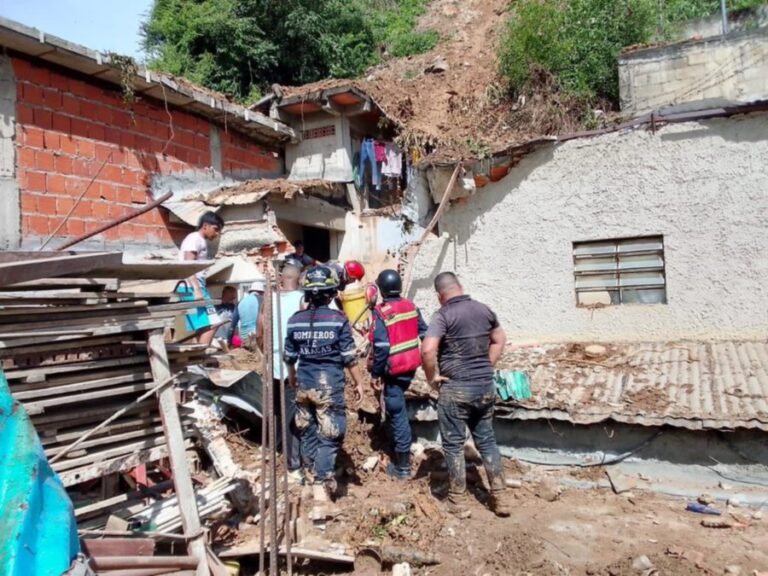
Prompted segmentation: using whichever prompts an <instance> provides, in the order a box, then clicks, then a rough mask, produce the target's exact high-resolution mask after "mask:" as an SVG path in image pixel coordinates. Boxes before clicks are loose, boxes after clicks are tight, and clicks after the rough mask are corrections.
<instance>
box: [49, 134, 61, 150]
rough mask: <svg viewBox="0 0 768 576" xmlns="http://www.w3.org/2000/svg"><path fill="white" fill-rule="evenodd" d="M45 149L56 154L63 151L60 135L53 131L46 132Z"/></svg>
mask: <svg viewBox="0 0 768 576" xmlns="http://www.w3.org/2000/svg"><path fill="white" fill-rule="evenodd" d="M45 148H47V149H48V150H51V151H55V152H59V150H61V137H60V136H59V134H58V133H56V132H52V131H51V130H48V131H47V132H45Z"/></svg>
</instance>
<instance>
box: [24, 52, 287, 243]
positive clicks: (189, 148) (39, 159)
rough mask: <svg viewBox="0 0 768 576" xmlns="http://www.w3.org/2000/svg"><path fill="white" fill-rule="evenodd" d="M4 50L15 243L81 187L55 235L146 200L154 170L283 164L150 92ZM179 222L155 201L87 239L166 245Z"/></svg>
mask: <svg viewBox="0 0 768 576" xmlns="http://www.w3.org/2000/svg"><path fill="white" fill-rule="evenodd" d="M11 60H12V67H13V72H14V81H15V100H16V109H15V116H16V118H15V120H16V122H15V140H14V142H15V179H16V182H17V184H18V188H19V189H20V207H21V213H20V219H21V220H20V226H19V228H20V231H21V239H20V242H19V243H20V245H21V246H22V247H26V248H34V247H36V246H39V244H40V243H41V242H42V240H43V239H44V238H46V237H47V236H48V235H49V234H51V233H53V232H54V231H55V230H56V229H57V227H58V225H59V224H60V223H61V222H62V220H63V219H64V218H65V216H66V214H67V213H69V211H70V210H71V209H72V207H73V206H74V205H75V202H76V200H77V198H78V197H79V196H80V195H81V194H82V193H83V191H84V190H85V189H86V188H87V189H88V191H87V192H86V193H85V196H84V197H83V198H82V200H81V201H80V202H79V203H77V206H76V207H75V208H74V212H73V214H72V216H71V217H70V218H69V219H68V220H67V221H66V223H65V224H64V226H63V227H62V228H61V230H60V231H59V232H58V233H57V234H56V236H57V237H62V238H65V237H74V236H78V235H80V234H83V233H86V232H88V231H92V230H94V229H95V228H97V227H98V226H100V225H102V224H103V223H104V222H106V221H108V220H111V219H114V218H119V217H121V216H124V215H126V214H128V213H129V212H131V211H132V210H133V209H135V208H136V207H140V206H142V205H145V204H146V203H148V202H150V201H151V200H152V195H151V192H150V189H151V187H152V184H153V181H155V180H157V179H162V178H166V177H169V176H173V175H184V176H185V177H186V178H187V180H190V177H191V181H192V182H194V178H195V176H196V175H200V178H201V179H203V178H205V179H207V180H210V178H211V173H212V172H216V173H218V172H222V173H223V174H221V176H222V177H224V176H230V177H235V178H242V177H254V176H257V175H260V174H270V175H273V174H275V173H280V172H281V168H282V164H281V159H280V157H279V155H278V154H277V153H276V152H275V151H272V150H267V149H265V148H264V147H261V146H259V145H257V144H255V143H254V142H253V141H251V140H250V139H248V138H247V137H245V136H242V135H239V134H237V133H234V132H231V131H230V132H228V131H226V130H225V129H224V128H223V127H221V128H219V127H216V126H214V125H212V124H211V123H210V122H209V121H208V120H206V119H203V118H200V117H197V116H195V115H192V114H189V113H186V112H183V111H181V110H178V109H174V108H169V109H168V110H166V108H165V106H164V104H163V103H162V102H156V101H154V100H149V99H142V98H138V99H137V101H135V102H133V103H130V104H129V103H126V102H124V101H123V98H122V95H121V93H120V91H119V90H118V89H116V88H113V87H111V86H108V85H102V84H99V83H97V82H96V81H93V80H91V79H88V78H86V77H80V76H78V75H75V74H70V73H69V72H66V71H63V70H59V69H55V68H53V67H51V66H49V65H46V64H42V63H38V62H33V61H28V60H25V59H21V58H12V59H11ZM91 181H92V183H91ZM89 183H91V184H90V185H89ZM187 230H188V229H187V228H186V227H185V226H183V225H179V224H174V223H172V222H171V221H170V220H169V215H168V213H167V211H166V210H165V209H155V210H152V211H150V212H148V213H146V214H144V215H142V216H140V217H138V218H136V219H134V220H132V221H130V222H128V223H125V224H122V225H120V226H119V227H116V228H113V229H111V230H109V231H107V232H105V233H104V234H101V235H99V236H97V237H95V239H94V240H91V241H89V244H88V246H89V247H99V246H102V247H114V248H121V247H132V246H139V247H141V246H147V247H172V246H173V245H174V243H177V242H178V240H179V238H180V237H181V236H183V234H184V233H185V232H186V231H187ZM57 243H59V244H60V243H61V242H60V241H59V242H56V241H53V242H52V243H51V244H50V246H51V247H55V246H56V244H57Z"/></svg>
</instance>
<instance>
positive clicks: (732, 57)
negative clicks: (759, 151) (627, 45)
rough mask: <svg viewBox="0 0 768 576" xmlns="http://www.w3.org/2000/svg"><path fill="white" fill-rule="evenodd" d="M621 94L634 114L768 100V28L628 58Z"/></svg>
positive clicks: (622, 70) (623, 63) (639, 52)
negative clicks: (687, 105) (706, 102)
mask: <svg viewBox="0 0 768 576" xmlns="http://www.w3.org/2000/svg"><path fill="white" fill-rule="evenodd" d="M619 92H620V96H621V109H622V110H623V111H625V112H628V113H630V114H641V113H644V112H649V111H651V110H656V109H658V108H661V107H664V106H670V105H676V104H683V103H686V102H696V101H700V100H705V99H721V100H728V101H733V102H754V101H756V100H763V99H768V28H763V29H757V30H751V31H745V32H736V33H733V34H729V35H728V36H725V37H715V38H709V39H704V40H694V41H690V42H682V43H678V44H673V45H670V46H664V47H660V48H647V49H641V50H635V51H632V52H627V53H624V54H622V55H621V56H620V58H619Z"/></svg>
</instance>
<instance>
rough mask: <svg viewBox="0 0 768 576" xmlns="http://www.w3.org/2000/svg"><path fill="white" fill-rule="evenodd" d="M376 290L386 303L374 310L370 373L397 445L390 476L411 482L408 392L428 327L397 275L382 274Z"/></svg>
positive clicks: (389, 469)
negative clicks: (420, 343)
mask: <svg viewBox="0 0 768 576" xmlns="http://www.w3.org/2000/svg"><path fill="white" fill-rule="evenodd" d="M376 286H378V288H379V292H380V293H381V297H382V300H383V302H382V303H381V304H379V305H378V306H376V307H375V308H374V310H373V322H372V327H371V330H370V332H369V337H370V341H371V352H370V355H369V356H368V369H369V370H370V372H371V378H372V380H371V386H372V387H373V389H374V390H381V389H382V387H383V388H384V390H383V392H382V393H383V394H384V407H385V409H386V413H387V422H388V423H389V427H390V432H391V434H392V441H393V445H394V446H393V447H394V458H393V459H392V462H390V464H389V465H388V466H387V474H389V475H390V476H394V477H395V478H397V479H400V480H407V479H409V478H410V477H411V426H410V424H409V422H408V413H407V411H406V409H405V391H406V390H407V389H408V387H409V386H410V385H411V381H413V377H414V375H415V374H416V369H417V368H418V367H419V366H421V353H420V352H419V339H420V338H423V337H424V334H425V333H426V331H427V324H426V323H425V322H424V319H423V318H422V316H421V312H420V311H419V310H418V308H416V305H415V304H414V303H413V302H411V301H410V300H406V299H405V298H401V296H400V292H401V291H402V289H403V281H402V279H401V278H400V274H398V273H397V271H395V270H389V269H388V270H384V271H382V272H381V274H379V276H378V277H377V278H376Z"/></svg>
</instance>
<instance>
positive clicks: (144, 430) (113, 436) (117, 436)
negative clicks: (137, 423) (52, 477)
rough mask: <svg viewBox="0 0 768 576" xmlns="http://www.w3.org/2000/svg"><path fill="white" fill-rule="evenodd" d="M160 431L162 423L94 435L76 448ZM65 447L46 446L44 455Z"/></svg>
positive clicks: (52, 454)
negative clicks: (103, 434) (105, 434)
mask: <svg viewBox="0 0 768 576" xmlns="http://www.w3.org/2000/svg"><path fill="white" fill-rule="evenodd" d="M162 431H163V427H162V425H160V424H158V425H157V426H148V427H146V428H142V429H139V430H132V431H130V432H122V433H118V434H110V435H107V436H94V437H93V439H92V440H86V441H85V442H83V443H82V444H80V446H79V447H78V448H79V449H81V450H85V449H88V448H95V447H97V446H105V445H108V444H114V443H116V442H124V441H125V440H134V439H136V438H142V437H145V436H151V435H153V434H160V433H161V432H162ZM65 448H67V446H55V447H51V448H47V449H46V450H45V455H46V456H48V457H49V458H50V457H51V456H55V455H56V454H58V453H59V452H61V451H62V450H64V449H65Z"/></svg>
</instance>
